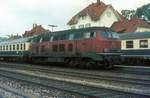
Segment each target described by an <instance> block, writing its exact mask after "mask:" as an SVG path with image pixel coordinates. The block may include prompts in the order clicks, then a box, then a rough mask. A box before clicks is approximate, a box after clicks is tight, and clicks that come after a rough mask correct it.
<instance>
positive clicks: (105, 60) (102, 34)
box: [31, 27, 121, 68]
mask: <svg viewBox="0 0 150 98" xmlns="http://www.w3.org/2000/svg"><path fill="white" fill-rule="evenodd" d="M33 42H34V43H33V44H32V49H31V50H32V58H33V60H36V61H45V62H65V63H67V64H68V65H71V66H83V65H84V66H86V67H87V66H88V67H89V66H90V67H91V66H93V65H99V66H100V65H103V66H104V67H107V68H111V67H112V65H113V64H115V61H116V60H117V59H115V58H119V53H118V50H119V49H120V45H121V44H120V40H119V37H118V34H117V33H115V32H112V31H111V30H110V29H108V28H105V27H92V28H84V29H77V30H66V31H57V32H53V33H45V34H43V35H40V36H38V37H36V38H35V39H34V40H33Z"/></svg>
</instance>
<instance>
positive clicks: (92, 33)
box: [84, 32, 95, 38]
mask: <svg viewBox="0 0 150 98" xmlns="http://www.w3.org/2000/svg"><path fill="white" fill-rule="evenodd" d="M93 37H95V32H88V33H85V34H84V38H93Z"/></svg>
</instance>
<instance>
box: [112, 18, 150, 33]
mask: <svg viewBox="0 0 150 98" xmlns="http://www.w3.org/2000/svg"><path fill="white" fill-rule="evenodd" d="M137 27H146V28H150V25H149V24H148V23H147V22H146V21H144V20H142V19H139V18H132V19H131V20H124V21H119V22H115V23H114V24H113V25H112V26H111V28H112V29H113V30H115V31H116V32H120V33H121V32H122V33H126V32H135V30H136V29H137Z"/></svg>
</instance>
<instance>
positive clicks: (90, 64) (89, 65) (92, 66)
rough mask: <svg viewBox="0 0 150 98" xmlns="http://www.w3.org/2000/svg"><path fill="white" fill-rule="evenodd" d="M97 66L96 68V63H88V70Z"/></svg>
mask: <svg viewBox="0 0 150 98" xmlns="http://www.w3.org/2000/svg"><path fill="white" fill-rule="evenodd" d="M95 66H96V63H95V62H94V61H87V62H86V68H94V67H95Z"/></svg>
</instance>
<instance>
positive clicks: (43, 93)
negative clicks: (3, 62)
mask: <svg viewBox="0 0 150 98" xmlns="http://www.w3.org/2000/svg"><path fill="white" fill-rule="evenodd" d="M0 86H2V87H9V88H13V89H14V90H18V91H21V92H23V93H25V94H30V95H33V96H35V98H88V97H85V96H80V95H78V94H70V93H67V92H64V91H59V90H56V89H53V88H47V87H42V86H39V85H34V84H29V83H27V82H23V81H18V80H15V79H14V80H12V79H8V78H5V77H2V76H0ZM1 96H2V98H23V97H21V96H18V95H15V94H13V93H11V92H8V91H6V90H3V89H0V98H1Z"/></svg>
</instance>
